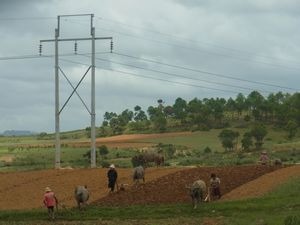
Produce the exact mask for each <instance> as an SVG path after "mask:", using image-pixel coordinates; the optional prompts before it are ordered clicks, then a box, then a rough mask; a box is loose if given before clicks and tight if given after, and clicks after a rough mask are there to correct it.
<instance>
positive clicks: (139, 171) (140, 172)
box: [133, 166, 145, 184]
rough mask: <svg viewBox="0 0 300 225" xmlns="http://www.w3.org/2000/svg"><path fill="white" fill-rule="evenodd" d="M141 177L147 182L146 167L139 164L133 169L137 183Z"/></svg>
mask: <svg viewBox="0 0 300 225" xmlns="http://www.w3.org/2000/svg"><path fill="white" fill-rule="evenodd" d="M140 179H143V182H144V183H145V169H144V167H142V166H137V167H135V168H134V169H133V182H134V183H135V184H137V183H138V182H139V180H140Z"/></svg>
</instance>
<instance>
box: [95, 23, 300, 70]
mask: <svg viewBox="0 0 300 225" xmlns="http://www.w3.org/2000/svg"><path fill="white" fill-rule="evenodd" d="M98 28H99V29H102V30H104V31H107V32H112V33H116V34H120V35H123V36H127V37H130V38H135V39H140V40H145V41H149V42H153V43H158V44H162V45H168V46H172V47H176V48H181V49H187V50H189V51H194V52H200V53H204V54H210V55H217V56H221V57H226V58H228V57H230V58H232V59H235V60H239V61H243V62H248V63H259V64H263V65H268V66H272V67H278V68H283V69H288V70H300V67H289V66H284V65H281V64H278V63H276V64H274V63H269V62H264V61H259V60H254V59H249V58H245V57H239V56H236V55H230V54H225V53H220V52H213V51H208V50H205V49H199V48H197V47H195V46H193V47H188V46H183V45H179V44H174V43H170V42H164V41H159V40H155V39H150V38H145V37H141V36H136V35H133V34H127V33H123V32H119V31H115V30H112V29H106V28H103V27H99V26H98ZM191 44H192V43H191Z"/></svg>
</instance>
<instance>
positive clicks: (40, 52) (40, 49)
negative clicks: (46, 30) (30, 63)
mask: <svg viewBox="0 0 300 225" xmlns="http://www.w3.org/2000/svg"><path fill="white" fill-rule="evenodd" d="M42 47H43V46H42V44H40V46H39V54H40V55H42Z"/></svg>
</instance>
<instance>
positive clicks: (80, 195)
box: [74, 186, 90, 210]
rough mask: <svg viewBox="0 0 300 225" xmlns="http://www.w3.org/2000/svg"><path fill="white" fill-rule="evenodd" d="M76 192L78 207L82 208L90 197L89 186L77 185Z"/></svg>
mask: <svg viewBox="0 0 300 225" xmlns="http://www.w3.org/2000/svg"><path fill="white" fill-rule="evenodd" d="M74 194H75V195H74V196H75V200H76V202H77V206H78V209H80V210H81V209H82V208H83V207H84V206H85V205H86V203H87V201H88V200H89V197H90V195H89V191H88V189H87V186H77V187H76V188H75V193H74Z"/></svg>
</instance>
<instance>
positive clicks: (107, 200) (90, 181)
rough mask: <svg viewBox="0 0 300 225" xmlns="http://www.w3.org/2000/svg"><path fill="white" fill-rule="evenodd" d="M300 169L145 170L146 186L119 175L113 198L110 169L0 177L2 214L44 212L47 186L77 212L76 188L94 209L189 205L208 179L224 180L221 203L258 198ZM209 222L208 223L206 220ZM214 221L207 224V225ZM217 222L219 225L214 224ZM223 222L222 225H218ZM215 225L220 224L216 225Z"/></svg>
mask: <svg viewBox="0 0 300 225" xmlns="http://www.w3.org/2000/svg"><path fill="white" fill-rule="evenodd" d="M299 169H300V166H290V167H275V166H261V165H250V166H227V167H199V168H147V169H146V183H145V184H141V185H139V186H138V187H135V186H133V184H132V169H120V168H119V169H118V172H119V181H118V183H119V184H121V183H124V184H129V186H126V190H125V191H119V192H116V193H113V194H109V193H108V192H109V190H108V188H107V177H106V172H107V170H106V169H65V170H42V171H31V172H6V173H0V199H1V201H0V210H9V209H31V208H40V207H43V205H42V198H43V194H44V189H45V187H46V186H49V187H51V188H52V189H53V191H54V192H55V193H56V195H57V197H58V199H59V201H60V203H62V204H64V205H65V206H66V207H74V206H75V200H74V197H73V193H74V187H75V186H76V185H87V186H88V189H89V190H90V193H91V198H90V201H89V202H90V204H96V205H105V206H128V205H133V204H159V203H180V202H182V203H189V202H191V200H190V197H189V196H188V194H187V191H186V188H185V185H186V184H191V183H192V182H193V181H195V180H197V179H203V180H204V181H206V182H208V181H209V177H210V174H211V173H212V172H214V173H216V174H217V175H218V176H219V177H220V178H221V191H222V194H223V195H224V196H223V197H222V199H224V200H230V199H241V198H245V197H256V196H260V195H261V194H262V193H265V192H268V191H270V190H272V189H273V188H274V187H276V186H277V185H279V184H281V183H284V182H286V181H287V180H288V179H289V178H293V177H298V176H300V171H299ZM208 220H209V218H208ZM209 222H210V221H207V224H209ZM213 222H215V223H213ZM219 222H220V221H219ZM211 224H218V223H217V222H216V221H212V223H211Z"/></svg>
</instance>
